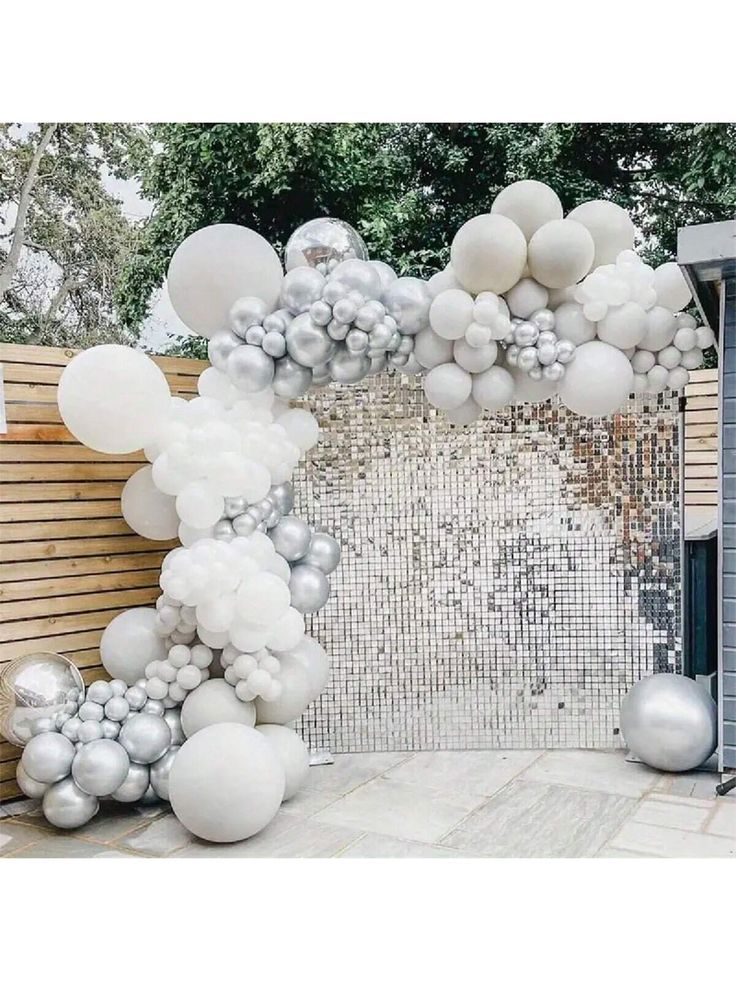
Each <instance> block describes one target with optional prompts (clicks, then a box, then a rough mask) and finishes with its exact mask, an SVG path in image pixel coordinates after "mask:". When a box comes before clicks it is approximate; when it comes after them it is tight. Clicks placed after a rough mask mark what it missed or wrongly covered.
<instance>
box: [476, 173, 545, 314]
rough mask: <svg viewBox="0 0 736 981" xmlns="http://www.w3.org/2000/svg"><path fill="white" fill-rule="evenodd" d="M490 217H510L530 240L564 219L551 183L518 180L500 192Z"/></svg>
mask: <svg viewBox="0 0 736 981" xmlns="http://www.w3.org/2000/svg"><path fill="white" fill-rule="evenodd" d="M491 214H494V215H496V214H499V215H505V216H506V218H510V219H511V221H513V222H514V224H515V225H518V227H519V228H520V229H521V231H522V232H523V234H524V237H525V238H526V240H527V241H529V239H530V238H531V237H532V235H533V234H534V233H535V232H536V231H537V229H538V228H541V227H542V225H546V224H547V222H548V221H554V220H555V219H557V218H562V214H563V212H562V203H561V202H560V199H559V198H558V197H557V195H556V194H555V192H554V191H553V190H552V188H551V187H550V186H549V185H548V184H544V183H542V181H535V180H524V181H515V182H514V183H513V184H509V185H508V187H505V188H504V189H503V190H502V191H500V192H499V194H498V195H497V196H496V199H495V200H494V202H493V204H492V206H491ZM542 306H545V304H544V303H543V304H542ZM518 316H522V314H518Z"/></svg>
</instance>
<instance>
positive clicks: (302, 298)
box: [279, 266, 327, 333]
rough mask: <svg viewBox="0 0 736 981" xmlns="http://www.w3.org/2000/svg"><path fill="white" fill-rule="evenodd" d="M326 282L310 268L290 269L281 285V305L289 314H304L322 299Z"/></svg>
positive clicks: (320, 274)
mask: <svg viewBox="0 0 736 981" xmlns="http://www.w3.org/2000/svg"><path fill="white" fill-rule="evenodd" d="M326 282H327V281H326V279H325V277H324V276H323V275H322V273H320V272H317V270H316V269H312V268H311V267H310V266H300V267H298V268H296V269H290V270H289V272H287V274H286V275H285V276H284V278H283V281H282V283H281V296H280V297H279V303H280V304H281V306H284V307H286V309H287V310H288V311H289V313H293V314H301V313H304V312H305V311H307V310H309V308H310V307H311V305H312V304H313V303H316V302H317V300H319V299H320V297H321V296H322V290H323V289H324V288H325V283H326ZM287 333H288V331H287Z"/></svg>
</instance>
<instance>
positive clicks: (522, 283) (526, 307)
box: [506, 278, 549, 320]
mask: <svg viewBox="0 0 736 981" xmlns="http://www.w3.org/2000/svg"><path fill="white" fill-rule="evenodd" d="M548 299H549V290H547V289H546V288H545V287H544V286H542V285H541V284H540V283H538V282H536V280H534V279H528V278H527V279H520V280H519V282H518V283H517V284H516V286H512V287H511V289H510V290H509V291H508V293H507V294H506V302H507V303H508V305H509V310H510V312H511V313H512V314H513V315H514V316H515V317H521V318H522V320H528V318H529V317H531V315H532V314H533V313H536V311H537V310H542V309H544V308H545V307H546V306H547V300H548Z"/></svg>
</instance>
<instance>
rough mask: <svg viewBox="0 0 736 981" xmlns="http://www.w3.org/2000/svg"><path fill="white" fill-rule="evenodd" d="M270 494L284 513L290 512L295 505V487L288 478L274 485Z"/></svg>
mask: <svg viewBox="0 0 736 981" xmlns="http://www.w3.org/2000/svg"><path fill="white" fill-rule="evenodd" d="M268 496H269V498H270V499H271V500H272V501H273V503H274V504H275V505H276V507H277V508H278V509H279V511H280V512H281V513H282V514H288V513H289V511H291V509H292V508H293V507H294V488H293V487H292V485H291V484H290V483H289V481H288V480H287V481H285V482H284V483H283V484H276V486H275V487H272V488H271V490H270V491H269V492H268Z"/></svg>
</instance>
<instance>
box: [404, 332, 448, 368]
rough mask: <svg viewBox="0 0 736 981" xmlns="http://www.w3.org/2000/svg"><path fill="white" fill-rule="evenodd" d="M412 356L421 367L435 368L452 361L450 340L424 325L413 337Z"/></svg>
mask: <svg viewBox="0 0 736 981" xmlns="http://www.w3.org/2000/svg"><path fill="white" fill-rule="evenodd" d="M413 354H414V357H415V358H416V360H417V361H418V362H419V364H420V365H421V366H422V367H423V368H436V367H437V365H438V364H447V363H448V362H449V361H452V341H450V340H447V339H446V338H444V337H440V336H439V335H438V334H435V332H434V331H433V330H432V328H431V327H425V329H424V330H422V331H420V332H419V333H418V334H417V335H416V337H415V338H414V351H413Z"/></svg>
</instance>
